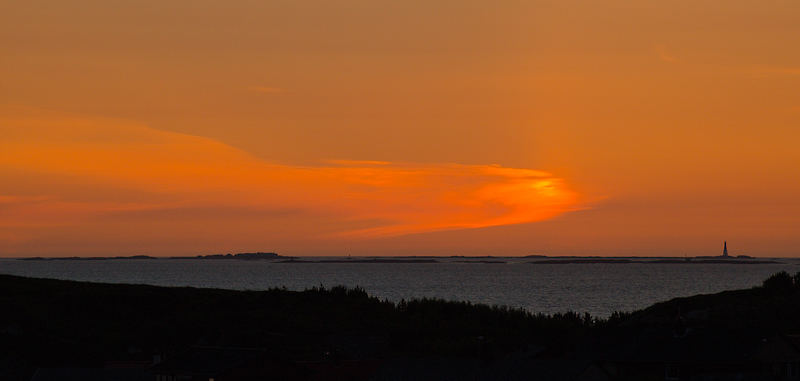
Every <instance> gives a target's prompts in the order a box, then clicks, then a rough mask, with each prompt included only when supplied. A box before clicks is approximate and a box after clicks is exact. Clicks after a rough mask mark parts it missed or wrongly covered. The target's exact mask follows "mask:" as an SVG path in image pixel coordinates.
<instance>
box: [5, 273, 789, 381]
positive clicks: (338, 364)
mask: <svg viewBox="0 0 800 381" xmlns="http://www.w3.org/2000/svg"><path fill="white" fill-rule="evenodd" d="M0 290H3V292H2V293H0V306H2V307H3V311H2V312H3V313H2V314H0V374H2V375H3V377H4V378H2V379H4V380H5V379H9V380H29V379H30V377H31V375H32V374H33V372H34V371H35V370H36V369H37V368H42V369H44V370H43V371H42V373H40V374H63V372H69V369H83V370H81V372H85V371H86V369H100V368H103V367H104V366H107V364H109V363H111V364H119V363H149V362H150V360H151V359H152V358H153V356H154V355H158V356H159V357H160V358H162V359H164V358H166V359H167V361H166V362H163V363H160V365H158V366H157V367H153V368H149V369H151V370H149V372H153V371H155V370H158V371H161V372H167V371H170V372H173V371H175V369H177V368H180V367H187V366H196V367H198V369H199V368H203V369H206V370H207V371H208V372H211V371H212V370H214V369H218V368H219V369H223V368H225V367H233V366H234V365H231V364H234V363H235V364H238V365H235V366H236V367H240V368H239V371H241V372H244V371H245V370H247V371H248V372H272V373H271V374H282V375H284V376H282V377H283V378H284V379H320V378H319V377H321V376H320V375H323V374H327V375H337V376H336V377H339V378H341V379H354V380H355V379H365V380H366V379H375V380H378V379H401V380H414V379H442V377H443V376H442V375H449V376H451V377H455V376H458V377H461V376H464V377H471V378H474V379H486V380H494V379H530V378H531V377H532V375H533V376H536V375H538V376H542V377H545V376H546V378H547V379H550V380H559V379H586V377H589V378H588V379H598V377H599V379H609V380H610V379H618V380H642V379H651V378H652V379H663V377H664V374H665V372H672V371H674V372H678V373H680V372H683V373H681V374H692V375H695V376H697V377H700V375H702V377H712V378H707V379H728V378H725V377H728V376H730V377H739V376H741V377H745V376H746V377H745V378H737V379H765V378H764V377H767V375H769V377H772V376H775V374H773V373H770V372H780V370H781V369H789V368H786V367H791V364H792V363H793V362H794V361H800V339H798V340H796V339H795V338H796V337H798V336H795V335H794V334H796V333H800V274H798V275H794V276H791V275H789V274H786V273H779V274H776V275H774V276H772V277H770V278H769V279H767V280H766V281H765V282H764V285H763V286H762V287H756V288H753V289H749V290H737V291H726V292H722V293H718V294H714V295H697V296H692V297H686V298H676V299H673V300H670V301H667V302H663V303H658V304H655V305H653V306H651V307H648V308H646V309H644V310H641V311H637V312H634V313H630V314H628V313H623V314H620V313H615V314H613V315H612V316H611V317H610V318H608V319H597V318H593V317H591V316H589V315H588V314H584V315H580V314H577V313H571V312H569V313H564V314H555V315H552V316H547V315H535V314H531V313H529V312H526V311H523V310H519V309H510V308H505V307H490V306H486V305H475V304H471V303H467V302H447V301H442V300H430V299H422V300H410V301H401V302H399V303H391V302H388V301H385V300H379V299H377V298H374V297H370V296H369V295H367V294H366V293H365V292H364V291H363V290H361V289H358V288H356V289H347V288H344V287H334V288H330V289H326V288H314V289H310V290H306V291H300V292H296V291H288V290H285V289H271V290H267V291H231V290H219V289H197V288H170V287H155V286H145V285H122V284H98V283H85V282H73V281H62V280H51V279H32V278H23V277H17V276H9V275H0ZM247 348H251V349H247ZM215 353H216V355H215ZM236 353H240V354H241V356H244V357H242V358H247V359H249V360H247V361H244V360H242V361H239V360H237V361H233V360H234V359H237V358H240V357H241V356H239V357H237V356H238V355H236ZM170 359H171V360H170ZM198 359H206V360H202V361H201V360H198ZM214 359H216V360H214ZM222 359H230V360H225V361H223V360H222ZM214 361H216V363H213V364H212V363H210V362H214ZM226 361H227V362H226ZM186 364H190V365H186ZM191 364H197V365H191ZM254 364H256V365H254ZM709 364H711V365H713V366H711V365H709ZM254 366H255V368H254ZM209 369H210V370H209ZM243 369H244V370H243ZM776 369H777V370H776ZM214 371H216V370H214ZM226 371H227V370H226ZM48 372H49V373H48ZM59 372H61V373H59ZM275 372H278V373H275ZM207 374H212V373H207ZM254 374H255V373H254ZM720 374H721V375H723V376H724V377H723V378H713V377H717V376H719V375H720ZM776 374H777V373H776ZM346 375H349V376H346ZM367 375H371V376H369V377H368V376H367ZM695 376H692V377H695ZM330 377H334V376H330ZM582 377H583V378H582ZM687 377H688V376H687ZM720 377H722V376H720ZM747 377H750V378H747ZM775 377H777V378H774V377H773V378H769V379H787V378H780V377H782V376H780V377H779V376H775ZM533 378H534V379H536V377H533ZM242 379H245V378H242ZM323 379H324V378H323ZM328 379H330V378H328ZM678 379H683V378H678ZM685 379H690V378H685ZM700 379H706V378H700ZM732 379H733V378H732Z"/></svg>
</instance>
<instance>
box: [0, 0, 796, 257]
mask: <svg viewBox="0 0 800 381" xmlns="http://www.w3.org/2000/svg"><path fill="white" fill-rule="evenodd" d="M0 10H1V11H0V256H28V255H53V256H56V255H79V254H91V255H129V254H152V255H183V254H199V253H213V252H237V251H254V250H262V251H273V250H274V251H278V252H280V253H283V254H288V255H337V254H338V255H341V254H345V253H349V254H354V255H430V254H432V255H527V254H551V255H679V256H682V255H715V254H718V252H719V251H720V246H721V241H722V240H725V239H727V240H728V241H729V243H730V245H729V246H730V249H731V253H732V254H748V255H758V256H797V255H800V253H798V252H797V251H796V249H795V248H797V247H800V234H798V233H800V201H799V200H798V195H800V180H798V175H797V169H796V168H795V167H796V166H797V164H798V163H800V150H798V149H797V148H796V145H797V142H798V141H800V90H799V89H800V49H796V48H795V47H796V46H800V3H798V2H796V1H788V0H787V1H768V2H765V1H726V2H721V1H703V0H699V1H649V0H640V1H630V0H626V1H622V0H610V1H605V2H596V1H588V0H587V1H562V0H558V1H556V0H553V1H537V0H532V1H524V2H523V1H504V0H500V1H493V2H488V1H472V0H458V1H456V0H453V1H450V0H426V1H416V0H409V1H402V2H397V1H383V0H369V1H368V0H343V1H336V2H330V1H321V0H320V1H306V0H291V1H289V0H285V1H283V0H281V1H278V0H275V1H272V0H269V1H249V0H248V1H246V0H231V1H226V2H219V1H203V0H200V1H182V0H179V1H170V2H163V1H153V0H138V1H127V0H122V1H114V2H107V1H89V0H77V1H70V2H64V1H54V0H50V1H30V2H12V3H10V4H4V5H3V6H2V7H1V8H0Z"/></svg>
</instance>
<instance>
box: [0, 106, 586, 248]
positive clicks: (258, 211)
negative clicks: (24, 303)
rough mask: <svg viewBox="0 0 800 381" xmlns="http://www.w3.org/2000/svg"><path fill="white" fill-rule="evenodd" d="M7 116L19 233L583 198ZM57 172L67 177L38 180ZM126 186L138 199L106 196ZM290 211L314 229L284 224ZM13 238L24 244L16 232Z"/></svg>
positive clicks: (409, 169)
mask: <svg viewBox="0 0 800 381" xmlns="http://www.w3.org/2000/svg"><path fill="white" fill-rule="evenodd" d="M0 123H1V124H2V125H3V126H5V129H4V130H5V132H6V134H5V135H4V139H3V141H2V142H0V174H2V175H3V176H4V178H5V180H6V181H8V183H6V184H5V187H4V188H5V192H6V195H4V196H3V197H2V198H0V205H1V206H2V208H3V214H2V215H0V226H2V227H3V228H4V229H9V230H10V231H14V230H16V231H18V232H19V234H20V237H25V236H29V237H35V236H36V235H37V232H41V231H42V230H46V229H48V228H58V227H59V226H64V225H71V226H75V227H81V226H82V227H83V228H85V229H86V230H87V231H92V232H94V234H96V235H97V237H98V239H100V238H101V237H102V236H103V235H105V234H107V231H106V229H105V228H104V227H103V224H102V223H99V222H102V221H107V220H109V219H112V220H123V221H124V220H127V219H129V218H131V217H130V216H133V217H136V216H139V215H142V214H145V215H148V216H150V217H149V218H152V219H153V220H162V219H174V220H173V221H172V222H173V226H172V233H173V234H175V235H176V236H180V235H183V234H186V230H189V231H191V232H192V233H189V234H194V232H195V231H196V229H197V228H202V229H206V230H213V231H215V234H216V235H221V236H235V235H236V230H235V229H233V230H229V224H230V223H231V220H238V219H240V218H242V217H246V218H247V219H250V220H252V219H253V218H257V219H258V221H257V222H253V223H256V224H257V225H258V230H260V231H261V233H260V234H259V236H260V238H261V239H264V238H265V237H273V236H274V237H273V238H275V239H280V240H285V239H287V238H291V239H294V240H303V239H310V240H315V239H328V240H331V239H333V240H336V239H337V238H338V239H340V240H341V239H350V240H353V239H356V240H357V239H363V238H376V237H386V236H396V235H404V234H411V233H422V232H434V231H439V230H448V229H464V228H481V227H487V226H497V225H506V224H516V223H526V222H534V221H540V220H544V219H548V218H552V217H554V216H557V215H559V214H562V213H564V212H567V211H570V210H574V209H576V208H577V203H578V196H577V194H576V193H575V192H573V191H572V190H570V189H569V188H568V187H567V185H566V184H565V183H564V181H563V180H562V179H560V178H557V177H554V176H553V175H551V174H549V173H546V172H542V171H536V170H528V169H515V168H504V167H501V166H498V165H458V164H439V165H436V164H398V163H389V162H372V161H365V162H359V161H346V160H336V161H331V162H330V163H328V164H323V165H317V166H290V165H282V164H276V163H269V162H266V161H264V160H261V159H258V158H257V157H254V156H252V155H250V154H248V153H246V152H243V151H241V150H239V149H235V148H233V147H230V146H228V145H225V144H222V143H220V142H217V141H214V140H212V139H208V138H203V137H196V136H189V135H185V134H180V133H174V132H165V131H158V130H154V129H151V128H148V127H144V126H140V125H136V124H130V123H123V122H120V121H117V120H111V119H106V120H84V119H76V118H54V119H41V118H28V119H24V118H23V119H3V120H0ZM55 176H58V177H65V176H67V177H69V178H70V181H69V184H68V185H67V184H65V185H61V186H56V187H39V186H36V185H35V184H43V183H47V181H48V180H49V179H50V178H52V177H55ZM120 189H124V190H125V191H126V192H134V193H137V196H135V197H131V196H122V197H112V199H107V198H108V196H109V195H112V196H113V195H115V194H116V193H117V192H118V190H120ZM287 215H294V216H295V218H302V219H303V220H304V221H306V224H305V225H306V226H303V227H297V228H296V229H295V230H294V231H292V232H288V233H287V232H286V231H284V230H282V229H276V227H277V226H281V225H282V224H284V221H285V220H286V219H287ZM176 216H177V218H176ZM276 231H278V232H280V233H279V234H275V232H276ZM131 234H133V235H136V234H139V232H138V231H135V230H134V231H132V232H131ZM185 238H186V239H190V237H185ZM0 240H3V237H0ZM5 241H6V242H4V243H5V244H6V245H7V246H6V247H11V248H13V247H15V242H13V241H14V239H13V237H5ZM22 241H23V242H22V243H19V242H17V243H16V244H18V245H19V244H21V245H22V247H24V245H25V243H24V241H25V240H22Z"/></svg>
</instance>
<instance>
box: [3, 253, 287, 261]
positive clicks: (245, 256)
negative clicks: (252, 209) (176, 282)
mask: <svg viewBox="0 0 800 381" xmlns="http://www.w3.org/2000/svg"><path fill="white" fill-rule="evenodd" d="M288 258H292V257H284V256H281V255H278V254H277V253H263V252H256V253H238V254H230V253H228V254H210V255H196V256H182V257H181V256H177V257H152V256H149V255H131V256H115V257H31V258H17V259H19V260H21V261H106V260H118V259H239V260H244V261H254V260H275V259H288Z"/></svg>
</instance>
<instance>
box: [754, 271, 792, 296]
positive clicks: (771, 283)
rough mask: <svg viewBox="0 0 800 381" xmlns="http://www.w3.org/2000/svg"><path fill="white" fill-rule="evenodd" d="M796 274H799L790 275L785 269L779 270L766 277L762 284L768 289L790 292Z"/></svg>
mask: <svg viewBox="0 0 800 381" xmlns="http://www.w3.org/2000/svg"><path fill="white" fill-rule="evenodd" d="M798 275H800V274H796V275H795V276H794V277H792V276H791V275H789V273H787V272H786V271H781V272H779V273H776V274H773V275H772V276H770V277H769V278H767V279H766V280H765V281H764V283H763V286H764V288H765V289H767V290H770V291H778V292H791V291H793V290H794V289H795V285H796V283H795V279H797V278H798Z"/></svg>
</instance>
